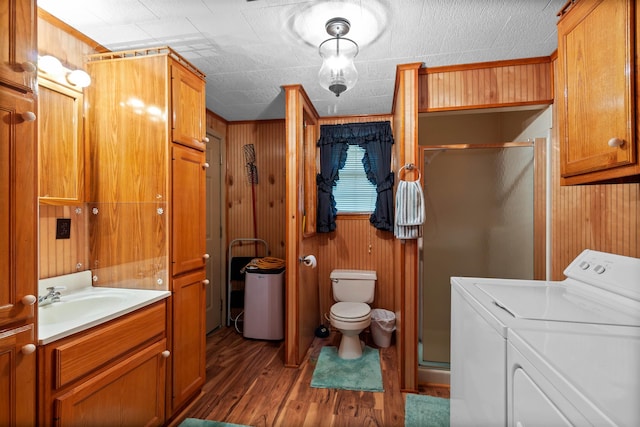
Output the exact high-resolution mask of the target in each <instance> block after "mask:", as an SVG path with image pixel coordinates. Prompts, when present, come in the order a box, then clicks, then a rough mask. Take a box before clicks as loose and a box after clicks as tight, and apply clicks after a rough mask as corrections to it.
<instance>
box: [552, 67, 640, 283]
mask: <svg viewBox="0 0 640 427" xmlns="http://www.w3.org/2000/svg"><path fill="white" fill-rule="evenodd" d="M554 63H555V61H554ZM558 90H559V89H558ZM639 93H640V92H639ZM556 96H560V93H556ZM639 105H640V101H639ZM553 117H554V125H553V129H554V131H553V152H552V183H551V185H552V236H553V240H552V247H551V257H552V277H553V279H555V280H561V279H563V278H564V275H563V274H562V271H563V270H564V268H565V267H566V266H567V265H569V263H570V262H571V261H572V260H573V259H574V258H575V257H576V256H577V255H578V254H579V253H580V252H582V250H584V249H594V250H599V251H604V252H611V253H615V254H619V255H626V256H631V257H636V258H640V184H602V185H573V186H564V187H563V186H560V156H559V150H560V146H559V133H558V125H557V123H556V118H557V114H556V111H555V105H554V112H553ZM637 125H638V123H636V126H637Z"/></svg>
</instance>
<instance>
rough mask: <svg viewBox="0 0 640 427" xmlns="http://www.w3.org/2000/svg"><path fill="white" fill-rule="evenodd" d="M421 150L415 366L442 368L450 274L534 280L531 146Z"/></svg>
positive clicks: (446, 350)
mask: <svg viewBox="0 0 640 427" xmlns="http://www.w3.org/2000/svg"><path fill="white" fill-rule="evenodd" d="M509 145H510V144H505V145H503V146H491V147H487V146H479V147H478V148H475V147H473V146H471V147H469V146H464V147H461V146H459V147H456V146H446V147H445V148H442V147H441V148H433V149H432V148H428V149H425V150H424V167H423V175H424V181H423V183H424V194H425V204H426V221H425V225H424V231H423V239H422V248H421V249H422V254H421V261H422V266H421V274H422V289H421V300H422V301H421V316H420V317H421V320H420V321H421V343H422V352H421V353H422V354H421V357H420V359H419V362H420V364H421V365H427V366H432V367H439V368H448V364H449V346H450V325H451V323H450V316H451V285H450V278H451V276H476V277H501V278H515V279H533V214H534V207H533V182H534V180H533V171H534V167H533V164H534V149H533V146H529V145H526V146H521V145H520V146H509Z"/></svg>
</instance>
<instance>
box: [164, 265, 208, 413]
mask: <svg viewBox="0 0 640 427" xmlns="http://www.w3.org/2000/svg"><path fill="white" fill-rule="evenodd" d="M204 283H205V272H204V269H202V270H199V271H196V272H193V273H189V274H187V275H185V276H182V277H180V278H177V279H174V280H173V346H172V347H173V348H172V351H171V358H172V364H171V366H172V378H173V381H172V394H171V408H172V411H176V410H178V409H179V408H180V407H181V406H182V405H183V404H184V403H185V402H186V401H187V400H188V399H189V398H190V397H193V396H194V395H195V393H197V392H198V390H200V388H201V387H202V385H203V384H204V380H205V376H206V373H205V350H206V344H205V335H206V332H205V288H204V286H205V285H204Z"/></svg>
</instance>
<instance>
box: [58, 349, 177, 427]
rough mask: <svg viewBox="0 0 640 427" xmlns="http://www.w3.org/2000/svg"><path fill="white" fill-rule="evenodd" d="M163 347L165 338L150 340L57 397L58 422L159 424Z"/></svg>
mask: <svg viewBox="0 0 640 427" xmlns="http://www.w3.org/2000/svg"><path fill="white" fill-rule="evenodd" d="M166 348H167V343H166V340H162V341H159V342H157V343H155V344H152V345H151V346H149V347H146V348H144V349H142V350H140V351H139V352H138V353H136V354H134V355H133V356H131V357H129V358H127V359H125V360H123V361H122V362H120V363H118V364H116V365H114V366H112V367H110V368H109V369H107V370H105V371H104V372H101V373H100V374H98V375H96V376H95V377H92V378H90V379H88V380H87V381H85V382H82V383H80V384H78V385H77V386H74V387H72V388H71V389H70V390H69V391H68V392H66V393H65V394H63V395H61V396H59V397H57V398H56V399H55V400H54V408H55V409H54V411H55V416H54V419H55V420H57V423H58V425H62V426H64V425H77V426H97V425H103V426H116V425H120V426H156V425H162V424H163V423H164V418H165V406H164V397H165V396H164V395H165V377H166V362H165V360H166V358H165V357H164V356H163V354H162V353H163V351H165V350H166Z"/></svg>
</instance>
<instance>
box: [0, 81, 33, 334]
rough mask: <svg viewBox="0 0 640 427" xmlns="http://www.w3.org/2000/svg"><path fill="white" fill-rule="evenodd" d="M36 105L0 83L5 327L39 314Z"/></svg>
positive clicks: (0, 306)
mask: <svg viewBox="0 0 640 427" xmlns="http://www.w3.org/2000/svg"><path fill="white" fill-rule="evenodd" d="M34 108H35V106H34V103H33V100H32V99H31V98H29V97H25V96H22V95H19V94H17V93H16V92H13V91H11V90H9V89H6V88H2V87H0V200H1V201H2V202H1V203H0V227H2V230H3V231H2V232H1V234H2V237H1V238H0V330H1V329H2V327H3V326H4V325H8V324H11V323H16V322H21V321H24V320H25V319H28V318H31V317H33V315H34V307H35V293H36V289H37V277H38V276H37V274H38V273H37V272H38V269H37V263H36V262H37V256H36V255H37V239H36V237H37V219H38V198H37V194H36V188H37V182H36V163H37V161H36V158H37V154H36V140H35V139H36V133H35V127H36V122H35V114H34V112H35V110H34ZM28 113H31V116H30V117H29V115H28ZM30 120H31V121H30Z"/></svg>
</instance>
